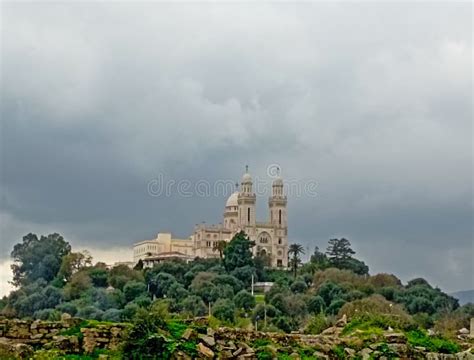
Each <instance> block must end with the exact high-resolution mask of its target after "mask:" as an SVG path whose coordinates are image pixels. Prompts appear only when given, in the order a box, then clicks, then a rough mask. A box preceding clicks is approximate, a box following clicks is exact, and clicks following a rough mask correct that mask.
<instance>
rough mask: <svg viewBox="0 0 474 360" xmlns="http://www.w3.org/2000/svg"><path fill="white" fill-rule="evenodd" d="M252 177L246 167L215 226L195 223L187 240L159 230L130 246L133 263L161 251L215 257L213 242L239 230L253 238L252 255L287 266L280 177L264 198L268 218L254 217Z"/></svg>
mask: <svg viewBox="0 0 474 360" xmlns="http://www.w3.org/2000/svg"><path fill="white" fill-rule="evenodd" d="M252 185H253V183H252V177H251V176H250V174H249V173H248V169H247V170H246V172H245V174H244V175H243V176H242V182H241V187H240V191H236V192H234V193H233V194H232V195H231V196H230V197H229V198H228V199H227V202H226V204H225V208H224V216H223V217H224V221H223V223H222V224H219V225H206V224H201V225H196V227H195V229H194V232H193V234H192V235H191V236H189V238H187V239H174V238H173V237H172V235H171V234H170V233H159V234H158V235H157V237H156V239H153V240H144V241H140V242H138V243H136V244H134V246H133V259H134V261H135V262H137V261H138V260H140V259H142V260H145V259H147V258H148V260H150V261H147V264H148V266H151V265H152V263H153V262H152V261H151V259H152V258H161V257H160V254H163V253H179V254H181V255H182V256H183V258H188V257H192V258H194V257H201V258H210V257H218V256H219V253H218V252H217V251H216V250H215V245H216V243H217V242H219V241H222V240H224V241H230V240H231V239H232V237H233V236H234V235H235V234H236V233H237V232H239V231H241V230H243V231H244V232H245V233H246V234H247V235H248V236H249V238H250V239H251V240H253V241H255V244H256V246H255V247H254V248H253V252H254V255H257V254H267V255H269V256H270V259H271V265H272V266H275V267H287V266H288V223H287V219H288V216H287V198H286V195H285V194H284V189H283V179H282V178H281V177H277V178H276V179H275V180H274V181H273V184H272V194H271V196H270V197H269V199H268V215H269V217H268V220H267V221H265V222H258V221H257V219H256V200H257V199H256V195H255V193H254V192H253V189H252Z"/></svg>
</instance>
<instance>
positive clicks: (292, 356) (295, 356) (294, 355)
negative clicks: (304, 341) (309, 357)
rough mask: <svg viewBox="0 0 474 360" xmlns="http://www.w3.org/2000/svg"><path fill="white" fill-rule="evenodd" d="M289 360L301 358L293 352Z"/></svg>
mask: <svg viewBox="0 0 474 360" xmlns="http://www.w3.org/2000/svg"><path fill="white" fill-rule="evenodd" d="M290 359H295V360H300V359H301V356H300V354H298V353H295V352H294V353H291V354H290Z"/></svg>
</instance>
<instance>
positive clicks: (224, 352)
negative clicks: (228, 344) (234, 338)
mask: <svg viewBox="0 0 474 360" xmlns="http://www.w3.org/2000/svg"><path fill="white" fill-rule="evenodd" d="M219 358H220V359H232V358H233V355H232V352H231V351H230V350H222V351H221V352H220V354H219Z"/></svg>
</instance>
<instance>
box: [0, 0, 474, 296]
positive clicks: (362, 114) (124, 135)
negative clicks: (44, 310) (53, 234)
mask: <svg viewBox="0 0 474 360" xmlns="http://www.w3.org/2000/svg"><path fill="white" fill-rule="evenodd" d="M2 20H3V31H2V109H1V111H2V137H1V139H2V141H1V152H2V164H1V170H2V171H1V173H2V174H1V182H0V186H1V190H2V196H1V203H0V206H1V208H0V209H1V215H2V226H1V230H2V231H1V238H2V241H1V253H2V254H4V258H5V257H7V256H8V253H9V251H10V249H11V247H12V245H13V244H14V243H16V242H17V241H19V239H20V237H21V236H22V235H23V234H24V233H27V232H29V231H38V232H42V231H50V230H51V231H54V230H56V231H60V232H62V233H63V234H64V235H65V236H66V237H67V238H68V239H70V240H71V241H72V242H73V245H74V244H77V245H78V246H93V247H101V248H107V247H110V246H111V245H113V246H129V245H130V244H131V243H133V241H135V240H137V239H143V238H149V237H151V236H153V235H154V233H156V232H158V231H163V230H169V231H172V232H173V233H175V234H177V235H180V236H186V235H188V234H189V232H190V231H191V229H192V226H193V225H194V224H195V223H197V222H201V221H207V222H219V221H220V214H221V210H222V207H223V202H224V201H225V197H224V196H219V197H210V198H207V199H203V198H199V197H197V196H195V197H192V198H184V197H179V196H172V197H158V198H156V197H151V196H149V194H148V193H147V183H148V182H149V181H150V180H151V179H153V178H154V177H156V176H157V175H158V174H159V173H163V174H166V176H167V178H169V179H177V180H179V179H190V180H191V181H192V182H196V181H198V180H200V179H204V180H207V181H210V182H213V181H216V180H218V179H229V178H231V179H235V180H238V179H239V178H240V176H241V173H242V170H243V165H244V164H247V163H248V164H250V166H251V171H252V173H253V174H255V175H258V176H260V177H265V175H266V173H265V172H266V166H267V165H268V164H272V163H279V164H280V165H281V166H282V168H283V175H284V177H285V178H286V179H290V180H301V179H316V180H317V181H318V196H317V197H316V198H313V197H294V196H292V197H290V201H289V210H290V213H289V217H290V219H289V220H290V237H291V238H292V240H294V241H298V242H301V243H304V244H305V245H307V246H308V247H309V248H310V251H311V249H312V247H314V245H316V244H317V245H319V246H320V247H324V246H325V243H326V242H327V240H328V238H330V237H334V236H346V237H348V238H349V239H351V240H352V242H353V244H354V246H355V247H356V249H357V250H358V254H359V255H360V256H361V257H362V258H364V260H366V261H367V262H368V263H369V265H371V266H372V269H373V270H374V271H389V272H394V273H396V274H398V275H400V276H401V277H402V278H403V279H405V280H406V279H409V278H410V277H413V276H424V277H427V278H428V279H430V280H431V281H433V282H434V283H436V284H438V285H439V286H442V287H443V288H446V289H448V290H457V289H463V288H469V287H472V286H474V284H473V278H472V274H473V273H474V271H473V270H474V269H473V260H472V259H473V257H474V253H473V248H472V246H473V242H472V241H473V240H472V239H473V236H472V235H473V234H472V124H471V120H472V101H471V98H472V72H471V71H472V70H471V64H472V34H471V25H472V20H471V5H470V4H462V3H457V4H423V3H412V4H409V3H404V4H398V5H395V4H379V5H377V4H365V5H364V4H348V3H345V4H342V3H334V4H331V3H321V4H258V5H257V4H248V3H244V4H226V5H218V4H157V3H155V4H153V3H148V4H141V5H136V4H127V3H120V4H119V3H114V4H112V3H95V4H94V3H83V4H79V3H77V4H66V3H62V4H61V3H57V4H43V3H42V4H31V3H30V4H22V3H8V4H3V18H2ZM265 203H266V200H265V199H264V198H262V199H260V204H259V208H258V211H259V213H260V214H261V216H264V215H265Z"/></svg>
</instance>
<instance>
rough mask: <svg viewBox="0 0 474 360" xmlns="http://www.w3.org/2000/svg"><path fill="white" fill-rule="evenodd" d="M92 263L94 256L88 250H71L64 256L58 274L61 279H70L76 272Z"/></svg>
mask: <svg viewBox="0 0 474 360" xmlns="http://www.w3.org/2000/svg"><path fill="white" fill-rule="evenodd" d="M91 265H92V256H91V255H90V254H89V252H88V251H87V250H86V251H83V252H71V253H69V254H67V255H66V256H64V257H63V258H62V261H61V267H60V268H59V273H58V276H59V277H60V278H61V279H64V280H66V281H69V279H70V278H71V276H72V275H73V274H74V273H76V272H78V271H79V270H82V269H84V268H86V267H88V266H91Z"/></svg>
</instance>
